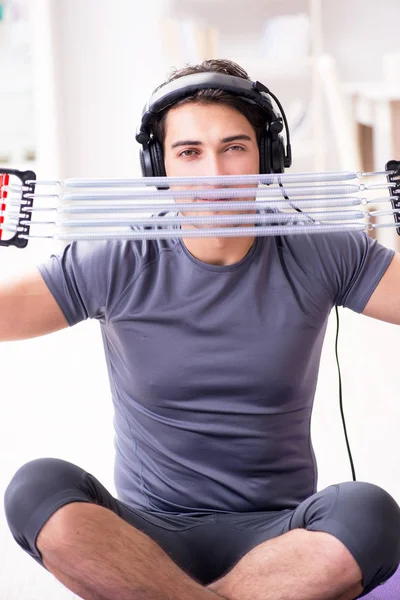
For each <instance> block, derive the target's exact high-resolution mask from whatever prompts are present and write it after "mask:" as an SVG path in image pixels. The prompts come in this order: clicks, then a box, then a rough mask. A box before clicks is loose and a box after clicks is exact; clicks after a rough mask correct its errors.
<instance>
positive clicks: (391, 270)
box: [362, 253, 400, 325]
mask: <svg viewBox="0 0 400 600" xmlns="http://www.w3.org/2000/svg"><path fill="white" fill-rule="evenodd" d="M362 314H363V315H366V316H367V317H373V318H374V319H379V320H380V321H387V322H388V323H395V324H396V325H400V254H399V253H397V254H395V255H394V257H393V259H392V261H391V263H390V265H389V267H388V268H387V270H386V272H385V274H384V275H383V277H382V279H381V280H380V282H379V283H378V285H377V286H376V288H375V291H374V293H373V294H372V296H371V298H370V299H369V301H368V302H367V305H366V307H365V308H364V310H363V313H362Z"/></svg>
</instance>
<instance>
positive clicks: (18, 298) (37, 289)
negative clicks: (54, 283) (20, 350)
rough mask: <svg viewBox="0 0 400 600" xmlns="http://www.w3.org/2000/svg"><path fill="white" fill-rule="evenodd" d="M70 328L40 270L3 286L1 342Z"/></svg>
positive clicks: (0, 308) (0, 313) (2, 284)
mask: <svg viewBox="0 0 400 600" xmlns="http://www.w3.org/2000/svg"><path fill="white" fill-rule="evenodd" d="M65 327H68V322H67V320H66V318H65V317H64V315H63V313H62V311H61V309H60V307H59V306H58V304H57V302H56V301H55V299H54V297H53V296H52V294H51V292H50V290H49V288H48V287H47V286H46V284H45V282H44V280H43V278H42V276H41V275H40V273H39V271H38V270H36V269H35V270H34V271H32V272H30V273H29V274H27V275H24V276H23V277H21V278H19V279H16V280H10V281H7V282H4V283H0V342H6V341H14V340H23V339H27V338H32V337H37V336H40V335H45V334H47V333H52V332H53V331H58V330H59V329H63V328H65Z"/></svg>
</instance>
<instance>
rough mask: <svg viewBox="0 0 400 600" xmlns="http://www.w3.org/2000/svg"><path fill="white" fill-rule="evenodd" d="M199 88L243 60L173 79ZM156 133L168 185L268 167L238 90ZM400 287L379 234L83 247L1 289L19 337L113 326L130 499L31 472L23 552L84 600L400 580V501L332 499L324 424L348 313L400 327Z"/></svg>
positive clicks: (317, 595) (109, 331) (123, 466)
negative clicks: (331, 360)
mask: <svg viewBox="0 0 400 600" xmlns="http://www.w3.org/2000/svg"><path fill="white" fill-rule="evenodd" d="M197 72H219V73H222V74H228V75H232V76H235V77H239V78H245V79H246V78H247V74H246V73H245V72H244V71H243V70H242V69H241V68H240V67H239V66H238V65H235V64H234V63H232V62H230V61H206V62H205V63H203V64H202V65H199V66H197V67H191V68H190V67H189V68H187V69H185V70H183V71H181V72H178V73H176V74H175V78H179V77H183V76H186V75H189V74H191V73H197ZM182 81H183V82H184V81H185V80H182ZM151 127H152V131H153V134H154V136H155V138H156V139H157V140H158V142H159V144H160V146H161V148H162V156H161V159H162V163H163V165H164V166H165V172H166V174H167V175H168V176H178V175H179V176H200V175H240V174H246V173H258V172H259V170H260V160H261V158H260V143H261V142H260V139H261V137H262V135H263V129H264V130H265V128H266V115H265V112H264V113H263V111H260V110H258V109H257V108H254V107H253V106H252V105H251V104H249V103H248V102H246V101H243V100H240V99H238V98H235V97H231V96H230V94H226V93H224V92H223V91H222V92H215V90H212V91H211V92H210V93H207V92H201V93H199V94H197V95H195V96H192V97H191V98H190V97H189V98H185V99H184V100H182V101H179V102H177V103H175V104H173V105H172V106H169V107H168V108H167V109H166V110H164V112H162V113H160V114H156V115H155V118H154V122H153V123H152V125H151ZM264 158H265V157H264ZM267 158H268V157H267ZM192 201H193V202H201V201H202V199H201V198H198V197H194V198H193V199H192ZM399 281H400V257H399V256H397V255H396V256H394V253H393V252H392V251H390V250H388V249H386V248H384V247H382V246H380V245H379V244H377V243H375V242H373V241H372V240H370V239H369V238H368V237H367V236H366V235H364V234H335V235H333V234H332V235H326V236H319V235H315V236H304V235H300V236H287V237H286V238H280V237H268V238H267V237H264V238H263V237H257V238H251V237H237V238H224V237H222V238H212V239H210V238H191V237H186V238H185V236H183V240H181V239H178V238H177V239H174V240H160V241H157V242H156V241H155V242H151V243H148V242H147V243H146V244H140V243H138V242H135V243H132V242H120V241H119V242H117V241H109V242H105V243H102V242H101V243H82V242H79V243H74V244H71V245H69V246H67V248H66V249H65V250H64V252H63V253H62V255H61V256H53V257H51V259H49V261H48V262H46V264H43V265H40V267H39V272H38V273H34V274H33V275H32V276H31V277H30V278H29V279H24V280H23V281H21V282H20V283H19V284H17V285H13V286H12V287H9V288H3V290H2V291H1V297H0V303H1V307H2V308H3V310H2V311H1V314H6V315H8V319H7V322H6V323H2V324H1V339H3V340H10V339H14V340H15V339H22V338H26V337H32V336H37V335H43V334H46V333H50V332H52V331H56V330H59V329H61V328H63V327H66V326H68V325H69V326H72V325H74V324H76V323H78V322H79V321H81V320H83V319H85V318H96V319H98V320H99V322H100V324H101V327H102V333H103V339H104V345H105V351H106V357H107V363H108V369H109V375H110V384H111V390H112V395H113V401H114V406H115V428H116V472H115V481H116V487H117V490H118V496H119V499H118V500H117V499H115V498H113V497H112V496H111V495H110V494H109V492H108V491H107V490H106V489H105V488H104V487H103V486H102V485H101V484H100V483H99V482H98V481H97V480H96V479H95V478H94V477H93V476H91V475H90V474H88V473H86V472H85V471H83V470H82V469H81V468H80V467H78V466H75V465H71V464H69V463H66V462H64V461H61V460H56V459H54V460H52V459H43V460H36V461H32V462H30V463H28V464H27V465H24V466H23V467H21V469H20V470H19V471H18V472H17V473H16V475H15V476H14V478H13V480H12V482H11V483H10V486H9V488H8V490H7V492H6V513H7V518H8V522H9V525H10V528H11V530H12V533H13V535H14V537H15V539H16V541H17V542H18V543H19V544H20V545H21V547H22V548H23V549H24V550H26V551H27V552H28V553H29V554H30V555H31V556H32V557H33V558H35V560H37V561H38V562H39V563H40V564H43V565H44V566H45V567H46V568H47V569H48V570H49V571H51V572H52V573H53V574H54V575H55V576H56V577H57V578H58V579H59V580H60V581H61V582H62V583H63V584H64V585H65V586H67V587H68V588H69V589H71V590H72V591H73V592H75V593H76V594H78V595H79V596H81V597H82V598H86V599H118V600H128V599H129V600H130V599H135V600H141V599H147V598H151V599H154V600H155V599H160V600H161V599H172V598H174V599H180V600H186V599H187V600H189V599H190V600H207V599H209V600H212V599H213V598H218V597H223V598H226V599H229V600H250V599H251V600H269V599H271V600H284V599H287V600H289V599H290V600H292V599H294V598H296V600H319V599H321V600H322V599H323V600H350V599H352V598H356V597H359V596H360V595H363V594H365V593H367V592H368V591H369V590H371V589H373V588H374V587H376V586H377V585H379V584H380V583H382V582H383V581H385V580H386V579H388V578H389V577H390V576H391V575H392V574H393V573H394V572H395V570H396V568H397V566H398V564H399V560H400V535H399V533H400V510H399V507H398V505H397V503H396V502H395V501H394V499H393V498H391V496H390V495H389V494H388V493H387V492H386V491H384V490H382V489H380V488H379V487H377V486H375V485H372V484H369V483H362V482H346V483H340V484H337V485H334V486H330V487H329V488H327V489H325V490H321V491H320V492H318V493H316V468H315V461H314V455H313V451H312V446H311V441H310V427H309V424H310V417H311V411H312V402H313V396H314V392H315V386H316V380H317V373H318V365H319V360H320V352H321V347H322V342H323V337H324V333H325V328H326V323H327V319H328V315H329V313H330V310H331V308H332V307H333V306H334V305H335V304H336V305H344V306H346V307H349V308H351V309H353V310H355V311H357V312H362V313H363V314H366V315H369V316H371V317H375V318H378V319H382V320H386V321H390V322H393V323H400V283H399ZM28 295H29V313H27V314H26V316H25V318H24V320H23V321H21V319H20V315H21V314H24V315H25V313H24V312H23V307H24V303H25V302H26V300H24V298H26V297H27V296H28Z"/></svg>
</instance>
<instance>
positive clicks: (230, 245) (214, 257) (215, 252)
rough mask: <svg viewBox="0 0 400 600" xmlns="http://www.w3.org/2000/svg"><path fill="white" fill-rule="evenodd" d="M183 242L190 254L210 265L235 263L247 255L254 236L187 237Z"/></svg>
mask: <svg viewBox="0 0 400 600" xmlns="http://www.w3.org/2000/svg"><path fill="white" fill-rule="evenodd" d="M183 242H184V244H185V246H186V248H187V249H188V250H189V252H190V254H191V255H192V256H194V257H195V258H197V260H201V261H202V262H205V263H209V264H210V265H220V266H227V265H233V264H235V263H237V262H239V261H240V260H242V258H244V257H245V256H246V254H247V253H248V252H249V250H250V248H251V247H252V245H253V243H254V237H238V238H226V237H223V238H185V237H183Z"/></svg>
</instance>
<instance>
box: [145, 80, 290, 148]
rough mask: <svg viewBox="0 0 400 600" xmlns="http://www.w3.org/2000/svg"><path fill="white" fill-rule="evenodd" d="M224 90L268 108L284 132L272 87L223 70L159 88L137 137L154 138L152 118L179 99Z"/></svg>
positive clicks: (147, 106)
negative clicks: (152, 135) (274, 101)
mask: <svg viewBox="0 0 400 600" xmlns="http://www.w3.org/2000/svg"><path fill="white" fill-rule="evenodd" d="M206 89H213V90H218V89H222V90H224V91H225V92H227V93H229V94H232V95H234V96H239V97H241V98H243V99H244V100H248V101H250V102H253V103H254V104H256V105H258V106H260V107H261V108H263V109H264V110H265V112H266V113H267V116H268V117H269V119H268V121H274V122H276V123H277V125H276V133H279V131H282V129H283V126H281V128H280V130H279V131H278V128H279V126H278V123H281V124H282V117H281V116H280V115H278V113H276V112H275V110H274V108H273V106H272V103H271V101H270V100H269V98H268V96H267V95H266V92H267V93H268V92H269V90H267V88H266V87H265V86H263V85H262V84H260V83H259V82H258V81H256V82H254V81H249V80H247V79H243V78H242V77H234V76H233V75H225V74H223V73H214V72H209V73H194V74H193V75H186V76H184V77H179V78H178V79H174V80H173V81H170V82H169V83H167V84H165V85H163V86H162V87H161V88H160V89H159V90H157V91H156V92H155V93H154V94H153V95H152V96H151V98H150V100H149V101H148V102H147V104H146V105H145V107H144V109H143V113H142V121H141V123H140V125H139V128H138V131H137V134H136V140H137V141H138V142H139V143H140V144H143V143H146V142H148V141H149V139H150V130H149V126H150V123H151V120H152V118H153V117H154V116H155V115H156V114H158V113H160V112H162V111H164V110H165V109H166V108H168V107H169V106H173V105H174V104H176V103H177V102H179V100H183V99H184V98H188V97H189V96H193V95H194V94H196V92H198V91H200V90H206Z"/></svg>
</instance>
